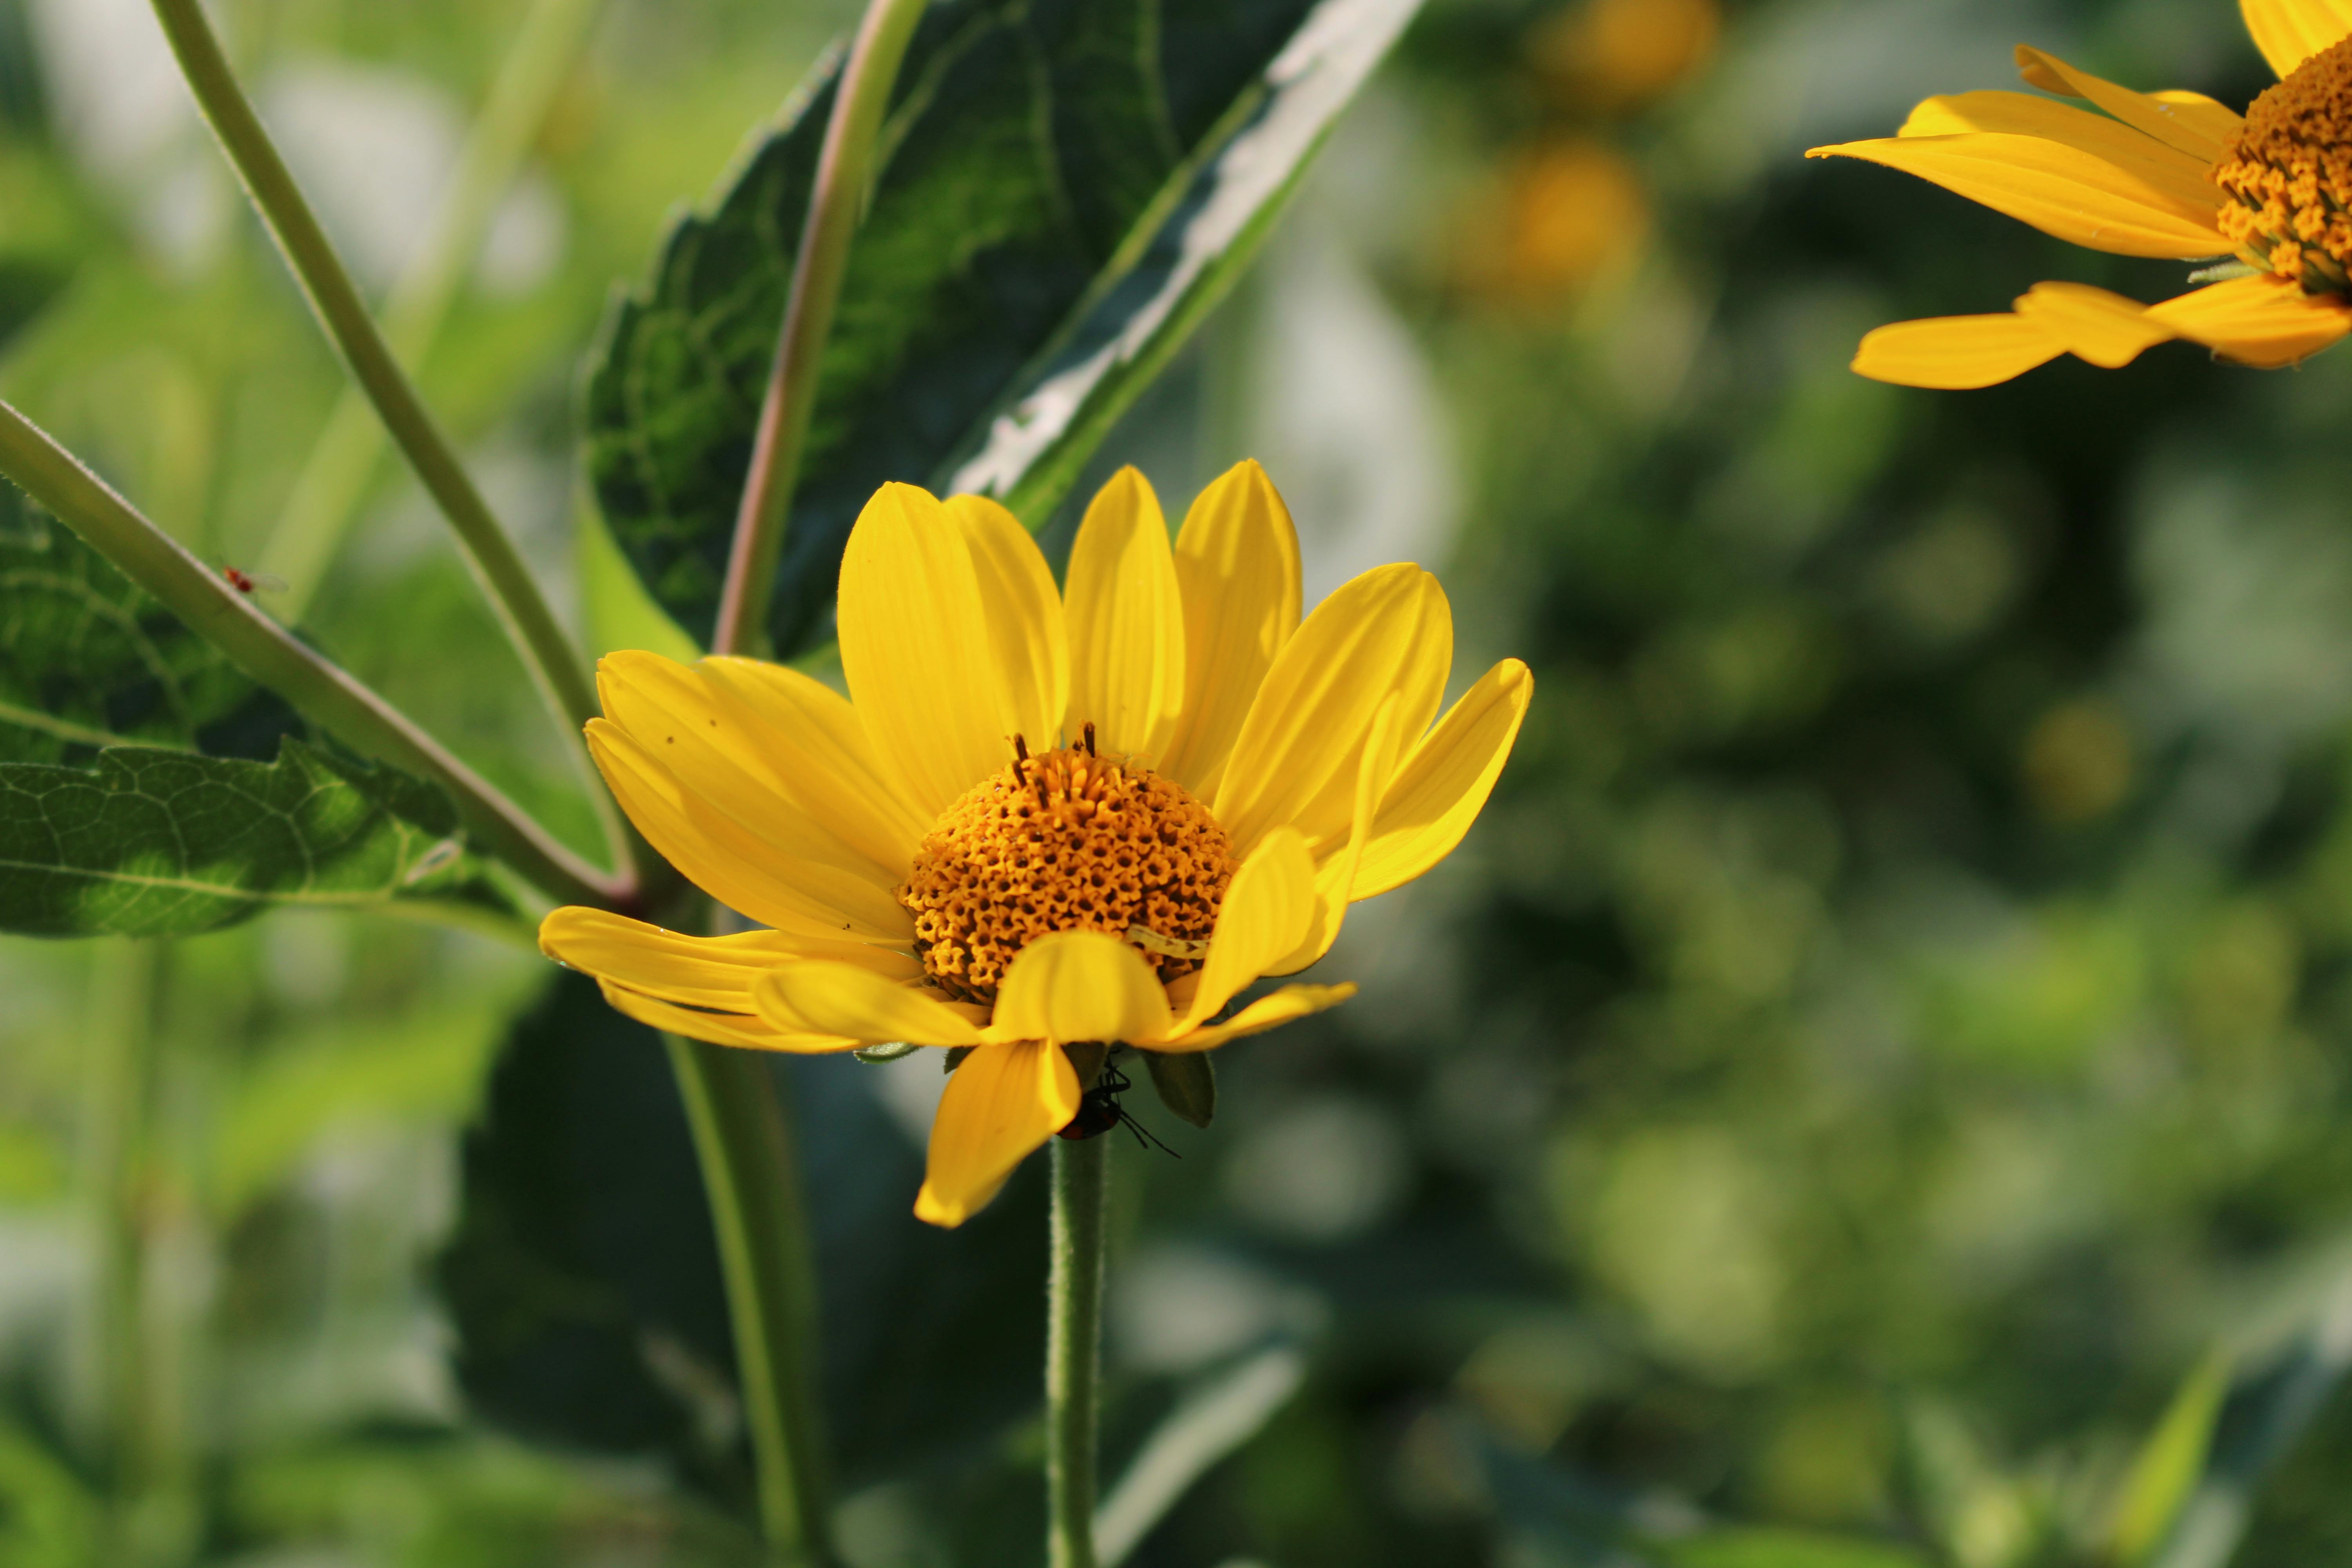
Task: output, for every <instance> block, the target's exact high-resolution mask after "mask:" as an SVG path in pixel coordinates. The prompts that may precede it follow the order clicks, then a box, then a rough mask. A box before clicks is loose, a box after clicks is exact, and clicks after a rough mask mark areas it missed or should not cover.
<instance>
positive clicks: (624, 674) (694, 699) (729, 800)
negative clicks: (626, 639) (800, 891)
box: [596, 652, 907, 893]
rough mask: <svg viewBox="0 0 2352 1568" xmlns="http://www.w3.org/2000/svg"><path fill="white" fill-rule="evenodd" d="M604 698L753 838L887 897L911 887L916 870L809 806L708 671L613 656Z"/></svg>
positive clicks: (615, 717)
mask: <svg viewBox="0 0 2352 1568" xmlns="http://www.w3.org/2000/svg"><path fill="white" fill-rule="evenodd" d="M596 691H597V695H598V696H599V697H600V698H602V699H603V700H604V717H605V718H606V719H607V720H609V721H612V722H613V723H614V724H617V725H619V726H620V727H621V728H622V729H624V730H625V731H628V733H629V737H630V739H632V740H634V741H635V742H637V744H638V745H639V746H641V747H643V748H644V750H645V751H646V753H647V754H648V755H651V756H654V757H656V758H658V759H659V760H660V762H661V764H662V765H663V766H664V767H666V768H667V769H668V770H669V772H670V773H671V774H672V775H673V776H674V777H676V778H677V782H678V784H680V785H681V786H683V787H684V788H685V789H686V790H687V791H688V792H689V793H691V794H693V795H698V796H700V797H701V798H702V800H703V801H704V802H706V803H707V804H709V805H710V806H712V807H713V808H715V809H716V810H718V811H720V812H723V813H725V814H726V815H727V816H730V817H732V818H733V819H734V821H735V823H736V825H737V826H740V828H742V830H743V831H744V832H745V833H747V834H749V835H751V837H753V838H755V839H758V840H759V841H760V842H761V843H763V844H767V845H770V846H772V847H774V848H775V849H776V850H778V851H779V852H781V853H782V854H785V855H789V856H791V857H793V858H794V859H796V860H813V861H815V862H816V863H817V864H819V865H823V866H829V867H831V868H834V869H835V870H837V871H843V872H846V873H848V874H849V875H850V876H852V877H855V878H857V879H861V880H864V881H867V882H871V883H873V884H874V885H875V886H876V887H877V888H878V889H882V890H883V891H885V892H886V893H887V890H888V889H891V888H892V887H895V886H896V885H897V884H898V882H899V881H901V880H903V879H904V878H905V876H906V869H907V862H905V861H903V860H901V861H898V862H897V863H896V864H889V863H885V862H882V861H878V860H876V859H874V858H871V857H869V856H866V855H865V854H862V853H860V852H859V851H858V850H857V849H856V848H855V847H852V846H851V845H850V844H849V843H848V842H847V841H846V840H845V839H844V838H843V837H842V836H841V835H839V834H837V833H835V832H834V831H833V829H832V827H831V826H830V825H829V824H828V823H826V822H825V821H824V819H823V818H821V817H820V816H816V815H815V814H813V813H811V812H809V811H807V810H806V809H804V808H803V806H802V805H801V801H800V799H799V795H800V792H799V791H798V790H796V789H795V788H794V787H793V785H794V783H795V781H794V780H793V779H792V778H790V777H789V776H788V775H787V774H786V773H784V772H783V771H782V769H781V768H779V767H778V766H777V765H776V762H775V757H776V749H775V748H773V747H772V746H771V745H770V743H769V742H770V740H771V736H770V733H769V731H768V729H767V727H766V726H765V725H764V724H761V723H760V722H759V721H755V720H751V719H747V718H746V717H745V716H744V714H743V712H742V711H741V710H740V709H738V708H736V707H735V706H733V705H731V704H730V703H729V702H727V701H726V700H725V699H724V697H723V695H722V694H721V693H720V692H719V689H717V688H715V687H714V686H713V685H712V684H711V682H710V681H709V680H708V679H705V678H704V676H703V673H702V671H701V670H699V669H697V668H688V666H686V665H682V664H677V663H674V662H672V661H671V660H669V659H667V658H662V657H661V656H660V655H659V654H652V653H634V652H632V653H615V654H608V655H607V656H605V657H604V658H603V659H600V660H599V661H597V665H596Z"/></svg>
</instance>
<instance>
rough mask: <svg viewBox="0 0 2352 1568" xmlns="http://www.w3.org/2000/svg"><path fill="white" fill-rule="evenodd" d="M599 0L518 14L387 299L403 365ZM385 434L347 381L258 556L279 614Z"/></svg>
mask: <svg viewBox="0 0 2352 1568" xmlns="http://www.w3.org/2000/svg"><path fill="white" fill-rule="evenodd" d="M598 5H599V0H534V3H533V5H531V8H530V12H529V13H528V14H527V15H526V16H524V17H523V23H522V27H521V30H520V32H518V33H517V34H516V35H515V40H514V43H513V44H512V46H511V47H509V49H508V51H507V55H506V58H505V59H504V61H503V62H502V63H501V64H500V65H499V73H498V76H497V79H495V80H493V81H492V82H491V84H490V90H489V95H488V98H486V99H485V100H483V104H482V110H481V114H480V116H479V117H478V119H477V120H476V121H474V126H473V130H472V131H471V132H469V133H468V135H467V139H466V145H465V147H464V149H463V150H462V151H461V152H460V153H458V155H457V168H456V169H455V171H454V172H453V173H452V174H450V176H449V184H448V188H447V190H446V192H445V193H444V194H443V195H442V198H441V202H440V205H439V206H438V207H437V208H436V211H435V213H434V215H433V223H432V226H431V227H430V228H428V229H426V230H425V237H424V238H423V239H421V240H420V241H419V242H418V243H417V246H416V248H415V251H414V252H412V253H411V255H410V257H409V259H408V262H407V264H406V265H405V266H404V267H403V268H402V269H401V273H400V277H399V279H397V280H396V281H394V284H393V286H392V292H391V294H390V295H389V296H387V297H386V299H385V300H384V307H383V337H384V342H386V343H388V344H389V345H390V346H391V349H392V352H393V353H394V356H395V357H396V358H397V359H398V360H399V362H400V363H402V364H404V365H406V366H407V367H409V369H410V370H411V371H414V370H415V368H416V367H417V366H418V365H419V364H421V363H423V362H424V360H425V356H426V355H427V354H428V353H431V352H432V348H433V343H434V341H435V340H436V338H437V337H439V336H440V332H441V328H442V325H443V323H444V322H445V321H447V319H448V315H449V309H450V306H451V305H452V304H453V303H455V301H456V300H457V289H458V286H459V284H460V283H462V282H463V281H464V279H465V277H466V273H467V268H470V267H471V266H472V264H473V261H474V258H476V257H477V256H478V255H479V254H480V253H481V248H482V241H483V238H484V237H485V236H486V235H488V232H489V226H490V220H491V218H492V217H493V216H495V215H496V214H497V212H498V207H499V202H500V200H502V199H503V198H504V197H505V195H506V193H507V191H508V189H509V187H510V186H511V185H512V184H514V181H515V176H516V175H517V174H519V173H520V171H521V169H522V164H523V160H524V158H525V156H526V155H527V154H528V153H529V152H530V144H531V142H532V141H533V140H534V139H535V138H536V137H537V136H538V135H539V132H540V130H541V127H542V126H544V125H545V124H546V122H547V117H548V113H549V111H550V110H551V108H552V107H553V106H554V103H555V100H556V97H557V95H558V94H559V93H560V92H561V91H562V87H563V83H564V80H565V79H566V78H567V77H568V76H569V75H570V74H571V71H572V65H573V63H574V62H575V61H577V60H578V58H580V49H581V46H582V45H583V42H584V41H585V40H586V38H587V36H588V29H589V25H590V24H591V23H592V22H593V20H594V19H595V16H596V12H597V9H598ZM383 437H384V427H383V424H382V423H381V422H380V421H379V420H378V419H377V418H376V416H375V413H374V411H373V407H372V406H371V405H370V403H369V398H368V394H367V393H366V392H364V391H362V389H361V388H360V387H359V386H358V385H356V384H352V385H348V386H346V387H345V388H344V389H343V393H342V395H341V397H339V398H337V399H336V401H335V407H334V412H333V413H332V414H331V415H329V416H328V418H327V425H326V428H325V429H324V430H322V431H321V432H320V436H319V439H318V442H317V444H316V445H314V446H313V447H311V448H310V458H309V459H308V460H307V461H306V462H305V463H304V464H303V466H302V472H301V474H300V476H299V478H298V479H296V480H295V481H294V489H293V493H292V494H291V495H289V497H288V498H287V501H286V507H285V510H282V511H281V512H279V513H278V521H277V524H276V526H275V527H274V528H273V529H272V530H271V531H270V535H269V539H268V542H267V543H265V544H264V545H263V546H262V549H261V552H260V554H259V556H258V557H257V564H258V566H259V567H260V569H261V570H262V571H265V572H268V573H270V574H273V575H275V576H278V577H282V578H284V579H285V580H286V584H287V589H286V594H285V595H284V597H282V598H281V599H280V600H279V601H278V608H279V610H280V611H281V613H282V614H284V616H286V618H287V619H288V620H299V618H300V617H301V615H302V611H303V609H304V607H305V606H306V605H308V604H309V602H310V595H312V594H314V593H316V592H317V591H318V587H319V584H320V579H322V578H323V577H325V575H326V574H327V569H328V567H329V566H330V565H331V563H332V562H333V560H334V557H335V552H336V550H337V549H338V548H340V547H341V543H342V542H343V535H344V533H345V532H346V531H348V530H349V528H350V526H351V522H352V516H353V514H354V513H355V512H357V510H359V504H360V500H361V498H362V496H364V495H365V494H366V493H367V488H368V480H369V478H370V476H372V475H373V473H374V471H375V467H376V462H377V460H378V459H379V458H381V457H382V456H383Z"/></svg>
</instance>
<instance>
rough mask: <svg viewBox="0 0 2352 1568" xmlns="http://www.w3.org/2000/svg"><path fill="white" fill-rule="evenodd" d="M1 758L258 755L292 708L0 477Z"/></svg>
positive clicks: (270, 747)
mask: <svg viewBox="0 0 2352 1568" xmlns="http://www.w3.org/2000/svg"><path fill="white" fill-rule="evenodd" d="M0 603H5V605H7V606H8V613H7V614H6V615H5V616H0V762H23V763H69V762H70V763H79V762H87V761H89V758H90V757H91V755H92V754H93V753H94V752H96V751H97V749H98V748H100V747H101V746H119V745H126V744H135V745H142V746H168V747H173V748H175V749H178V750H182V751H190V752H205V753H207V754H209V755H213V756H226V757H247V758H251V759H254V760H256V761H261V762H266V761H268V759H269V758H270V757H271V756H272V755H274V754H275V753H276V752H277V750H278V741H279V740H280V739H281V738H282V737H284V736H287V735H299V734H301V733H302V732H303V730H302V722H301V721H300V720H299V718H297V717H296V716H295V714H294V711H293V710H291V709H290V708H289V707H287V705H286V704H285V703H284V702H283V701H281V700H278V698H277V697H276V696H274V695H273V694H271V693H270V692H268V691H266V690H264V689H261V688H260V687H258V686H256V685H255V684H254V683H253V682H252V681H251V680H249V679H247V678H246V676H245V674H244V672H243V671H241V670H239V669H238V668H236V666H234V665H232V664H230V663H229V661H228V660H227V659H226V658H223V657H222V656H221V654H220V653H219V652H218V651H217V650H216V649H215V648H214V647H213V646H212V645H211V644H210V643H207V642H205V640H204V639H203V638H202V637H198V636H197V635H196V634H195V633H194V632H193V631H191V630H189V629H188V627H187V626H185V625H184V624H183V623H182V622H181V621H180V620H179V619H178V618H177V617H175V616H173V615H172V614H171V613H170V612H169V611H167V610H165V609H164V608H163V606H162V605H159V604H157V603H156V602H155V601H154V600H153V599H152V598H150V597H148V595H146V594H144V593H142V591H141V590H140V589H138V588H137V587H134V586H133V585H132V584H131V580H130V579H129V578H127V577H125V576H123V575H122V574H121V573H120V572H117V571H116V570H115V569H114V568H113V566H112V565H110V563H108V562H107V560H106V559H105V557H103V556H101V555H100V554H99V553H98V552H96V551H94V550H92V549H90V548H89V546H88V545H87V544H84V543H83V542H81V540H80V539H79V538H78V537H77V536H76V535H75V534H74V533H73V532H72V531H69V530H68V529H67V528H65V527H64V526H62V525H61V524H59V523H58V522H57V521H54V520H52V519H51V518H50V517H49V516H48V515H47V513H45V512H43V511H42V510H40V509H38V508H37V507H36V506H34V505H33V504H32V502H30V501H29V500H26V499H25V496H24V494H23V493H22V492H21V491H19V490H18V489H16V487H15V486H13V485H7V484H0Z"/></svg>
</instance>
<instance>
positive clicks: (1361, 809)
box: [1265, 698, 1426, 974]
mask: <svg viewBox="0 0 2352 1568" xmlns="http://www.w3.org/2000/svg"><path fill="white" fill-rule="evenodd" d="M1397 711H1398V703H1397V700H1396V699H1395V698H1391V699H1390V700H1388V701H1386V702H1384V703H1382V704H1381V710H1380V712H1379V714H1378V715H1377V716H1376V717H1374V719H1373V720H1372V730H1371V734H1370V737H1369V738H1368V739H1367V740H1366V741H1365V742H1364V755H1363V760H1362V761H1361V762H1360V763H1358V764H1357V767H1356V800H1355V809H1354V811H1353V812H1352V814H1351V815H1350V816H1349V826H1348V837H1347V840H1346V842H1344V843H1342V844H1340V845H1339V847H1337V848H1335V849H1334V850H1332V851H1331V852H1329V853H1328V854H1327V855H1325V856H1324V858H1323V863H1322V864H1321V865H1319V866H1318V867H1317V868H1315V918H1314V919H1313V920H1312V921H1308V922H1307V934H1306V935H1305V936H1304V937H1303V938H1301V939H1300V941H1299V943H1298V945H1297V947H1295V948H1293V949H1291V951H1290V952H1287V953H1285V954H1284V955H1283V956H1282V957H1281V958H1279V959H1277V960H1276V961H1275V962H1274V963H1270V964H1267V965H1266V966H1265V973H1268V974H1296V973H1298V972H1299V971H1300V970H1302V969H1304V968H1306V967H1307V965H1308V964H1310V963H1316V962H1317V961H1318V960H1319V959H1320V958H1322V956H1323V955H1324V954H1325V953H1327V952H1330V951H1331V944H1332V943H1333V942H1337V941H1339V927H1340V926H1341V925H1342V924H1343V923H1344V922H1345V921H1347V918H1348V905H1349V901H1350V900H1352V899H1353V898H1354V896H1355V888H1356V873H1357V870H1358V868H1360V866H1361V865H1362V864H1363V858H1364V847H1365V846H1366V845H1368V844H1370V842H1371V839H1372V832H1373V828H1374V825H1375V823H1376V822H1377V820H1378V817H1379V815H1380V806H1381V796H1382V795H1385V794H1386V793H1387V792H1388V787H1389V784H1391V781H1393V780H1394V779H1395V777H1396V772H1397V756H1398V753H1399V752H1402V750H1403V748H1404V734H1403V730H1402V726H1401V725H1400V724H1399V723H1398V722H1397ZM1425 727H1426V726H1424V728H1425Z"/></svg>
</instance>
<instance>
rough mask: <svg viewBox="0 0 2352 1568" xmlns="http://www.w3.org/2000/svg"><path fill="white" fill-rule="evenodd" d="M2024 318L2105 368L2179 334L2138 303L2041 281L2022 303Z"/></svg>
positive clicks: (2086, 287)
mask: <svg viewBox="0 0 2352 1568" xmlns="http://www.w3.org/2000/svg"><path fill="white" fill-rule="evenodd" d="M2017 313H2018V315H2019V317H2020V318H2021V319H2022V320H2024V321H2029V322H2031V323H2032V324H2033V325H2034V326H2036V327H2039V328H2041V329H2042V331H2044V332H2047V333H2048V334H2049V335H2050V336H2051V338H2052V339H2053V340H2054V341H2056V342H2061V343H2063V344H2064V345H2065V346H2066V351H2067V352H2068V353H2072V354H2073V355H2074V357H2075V358H2077V359H2082V360H2088V361H2089V362H2090V363H2093V364H2095V365H2097V366H2098V367H2099V368H2100V369H2102V370H2118V369H2121V368H2122V367H2123V366H2125V365H2127V364H2129V363H2131V362H2132V361H2134V360H2136V359H2137V358H2138V357H2139V356H2140V352H2141V351H2142V350H2144V349H2149V348H2153V347H2155V346H2156V345H2157V344H2158V343H2161V342H2170V341H2171V340H2172V338H2173V336H2174V334H2173V333H2172V332H2171V331H2169V330H2168V329H2167V328H2166V327H2164V326H2163V325H2162V324H2161V323H2159V322H2157V321H2150V320H2148V315H2147V306H2145V305H2143V304H2141V303H2140V302H2139V301H2138V300H2126V299H2125V298H2124V297H2123V296H2122V295H2120V294H2110V293H2108V292H2107V291H2106V290H2105V289H2094V288H2092V287H2091V286H2090V285H2089V284H2087V283H2036V284H2035V285H2034V286H2033V287H2032V289H2028V290H2027V291H2026V292H2025V293H2024V294H2023V295H2022V296H2021V297H2020V298H2019V299H2018V301H2017Z"/></svg>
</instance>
